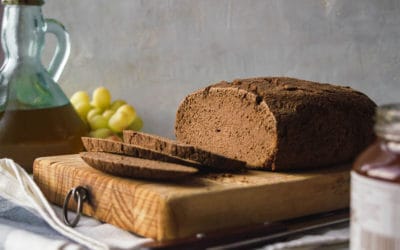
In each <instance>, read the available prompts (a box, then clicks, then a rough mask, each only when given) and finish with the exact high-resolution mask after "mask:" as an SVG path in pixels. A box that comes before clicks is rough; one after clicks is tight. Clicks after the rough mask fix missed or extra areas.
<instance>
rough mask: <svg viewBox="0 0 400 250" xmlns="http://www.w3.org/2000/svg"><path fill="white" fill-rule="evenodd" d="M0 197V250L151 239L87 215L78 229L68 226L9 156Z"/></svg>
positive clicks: (2, 165) (134, 243)
mask: <svg viewBox="0 0 400 250" xmlns="http://www.w3.org/2000/svg"><path fill="white" fill-rule="evenodd" d="M1 197H2V199H0V201H1V202H0V213H1V216H0V217H1V218H0V220H3V223H2V221H0V239H1V241H2V242H1V243H2V244H3V245H0V249H1V248H3V249H85V248H89V249H95V250H97V249H113V248H118V249H134V248H137V247H138V246H140V245H142V244H143V243H145V242H151V241H152V240H151V239H146V238H141V237H138V236H135V235H133V234H131V233H128V232H126V231H124V230H121V229H119V228H117V227H114V226H112V225H110V224H103V223H100V222H98V221H97V220H94V219H91V218H88V217H85V216H82V217H81V219H80V221H79V225H78V226H77V227H76V228H71V227H68V226H66V225H65V224H64V223H63V222H62V221H61V219H60V218H62V217H61V214H62V211H61V209H60V208H58V207H52V206H51V205H50V204H49V203H48V201H47V200H46V198H45V197H44V195H43V194H42V192H41V191H40V189H39V187H38V186H37V185H36V184H35V182H34V181H33V180H32V178H31V176H29V175H28V174H27V173H26V172H25V170H24V169H23V168H21V167H20V166H19V165H18V164H16V163H15V162H14V161H12V160H10V159H0V198H1ZM37 215H39V218H38V217H37ZM70 218H72V216H71V217H70ZM41 219H43V220H44V221H45V222H46V223H47V224H48V226H50V227H51V228H52V229H53V230H55V231H56V232H57V233H52V230H51V229H50V230H49V229H46V226H47V225H43V223H40V221H41ZM58 233H59V234H58ZM63 236H64V237H63ZM69 239H70V240H69ZM71 240H72V241H71Z"/></svg>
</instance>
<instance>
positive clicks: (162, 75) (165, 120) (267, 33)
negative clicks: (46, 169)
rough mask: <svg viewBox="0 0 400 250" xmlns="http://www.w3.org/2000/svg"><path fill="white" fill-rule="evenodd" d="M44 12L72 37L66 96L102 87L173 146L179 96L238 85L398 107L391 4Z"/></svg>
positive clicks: (96, 4) (122, 4)
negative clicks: (263, 81) (296, 85)
mask: <svg viewBox="0 0 400 250" xmlns="http://www.w3.org/2000/svg"><path fill="white" fill-rule="evenodd" d="M43 11H44V14H45V16H46V17H53V18H56V19H59V20H60V21H62V22H63V23H64V24H65V26H66V28H67V29H68V30H69V32H70V35H71V40H72V52H71V57H70V59H69V62H68V64H67V66H66V69H65V72H64V74H63V75H62V78H61V80H60V84H61V85H62V88H63V89H64V90H65V92H66V93H67V94H68V95H71V94H72V93H73V92H74V91H76V90H80V89H82V90H87V91H92V90H93V89H94V88H95V87H97V86H99V85H104V86H106V87H108V88H109V89H110V90H111V91H112V94H113V96H114V97H115V98H123V99H126V100H128V101H129V102H130V103H132V104H133V105H134V106H135V107H136V109H137V111H138V113H139V114H140V115H141V116H142V117H143V119H144V122H145V127H144V131H147V132H152V133H156V134H160V135H165V136H168V137H173V125H174V119H175V112H176V109H177V107H178V104H179V102H180V101H181V100H182V99H183V98H184V97H185V96H186V95H187V94H189V93H190V92H192V91H194V90H196V89H198V88H201V87H204V86H207V85H208V84H210V83H213V82H216V81H220V80H232V79H234V78H239V77H252V76H272V75H279V76H291V77H297V78H303V79H308V80H314V81H321V82H330V83H337V84H341V85H348V86H351V87H353V88H356V89H358V90H361V91H363V92H365V93H366V94H368V95H369V96H370V97H371V98H372V99H373V100H375V101H376V102H377V103H379V104H382V103H387V102H396V101H399V99H400V88H399V87H400V84H399V80H400V1H397V0H351V1H348V0H296V1H293V0H217V1H216V0H204V1H199V0H143V1H139V0H114V1H108V0H68V1H66V0H48V1H47V3H46V5H45V6H44V7H43ZM49 41H50V42H49V43H51V39H49ZM49 48H51V46H49ZM50 50H51V49H48V50H47V51H46V56H45V58H48V57H49V54H50V52H49V51H50Z"/></svg>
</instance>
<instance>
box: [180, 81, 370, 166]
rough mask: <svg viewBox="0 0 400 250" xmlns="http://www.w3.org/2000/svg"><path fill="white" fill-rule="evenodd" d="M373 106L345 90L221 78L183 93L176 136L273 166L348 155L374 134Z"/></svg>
mask: <svg viewBox="0 0 400 250" xmlns="http://www.w3.org/2000/svg"><path fill="white" fill-rule="evenodd" d="M375 107H376V105H375V103H374V102H373V101H372V100H371V99H369V98H368V97H367V96H366V95H365V94H362V93H360V92H358V91H355V90H353V89H351V88H349V87H342V86H335V85H331V84H321V83H316V82H310V81H304V80H299V79H294V78H284V77H265V78H251V79H239V80H235V81H233V82H225V81H223V82H220V83H217V84H214V85H211V86H209V87H207V88H204V89H201V90H198V91H196V92H194V93H192V94H190V95H189V96H187V97H186V98H185V99H184V100H183V101H182V102H181V104H180V106H179V108H178V111H177V115H176V123H175V134H176V137H177V140H178V141H180V142H182V143H188V144H191V145H194V146H198V147H201V148H204V149H206V150H210V151H213V152H217V153H219V154H222V155H225V156H228V157H231V158H235V159H240V160H243V161H246V162H247V165H248V166H249V167H253V168H266V169H273V170H285V169H301V168H305V167H320V166H326V165H332V164H338V163H342V162H348V161H350V160H352V159H353V158H354V157H355V156H356V155H357V154H358V153H359V152H360V151H361V150H363V149H364V148H365V147H366V146H367V145H368V144H369V143H371V141H372V140H373V138H374V135H373V129H372V128H373V114H374V109H375Z"/></svg>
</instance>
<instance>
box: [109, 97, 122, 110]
mask: <svg viewBox="0 0 400 250" xmlns="http://www.w3.org/2000/svg"><path fill="white" fill-rule="evenodd" d="M124 104H126V102H125V101H124V100H121V99H118V100H115V101H113V102H112V103H111V106H110V109H112V110H117V109H118V108H119V107H121V106H122V105H124Z"/></svg>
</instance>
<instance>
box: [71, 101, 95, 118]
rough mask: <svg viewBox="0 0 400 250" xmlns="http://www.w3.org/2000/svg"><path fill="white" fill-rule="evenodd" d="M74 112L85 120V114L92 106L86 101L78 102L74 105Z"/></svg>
mask: <svg viewBox="0 0 400 250" xmlns="http://www.w3.org/2000/svg"><path fill="white" fill-rule="evenodd" d="M74 108H75V110H76V112H77V113H78V115H79V117H80V118H81V119H82V120H83V121H84V122H86V121H87V120H86V115H87V113H88V112H89V110H90V109H91V108H92V107H91V106H90V104H89V103H87V102H80V103H76V104H75V105H74Z"/></svg>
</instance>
